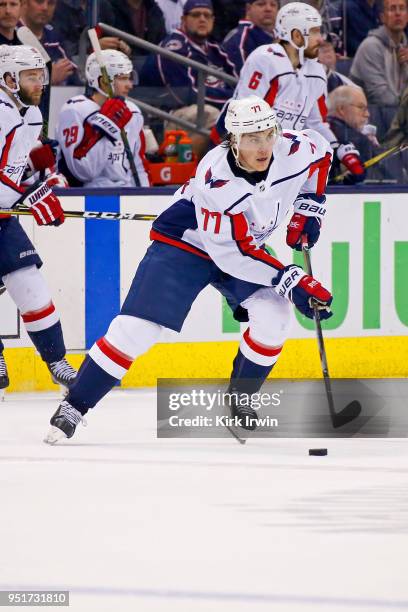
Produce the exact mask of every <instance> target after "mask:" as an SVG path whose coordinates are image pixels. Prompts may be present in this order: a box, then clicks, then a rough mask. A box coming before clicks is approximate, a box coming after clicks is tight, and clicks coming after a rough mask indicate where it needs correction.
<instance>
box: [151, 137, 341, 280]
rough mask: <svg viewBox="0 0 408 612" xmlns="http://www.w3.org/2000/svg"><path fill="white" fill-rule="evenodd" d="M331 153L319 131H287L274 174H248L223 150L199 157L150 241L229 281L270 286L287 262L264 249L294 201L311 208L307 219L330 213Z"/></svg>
mask: <svg viewBox="0 0 408 612" xmlns="http://www.w3.org/2000/svg"><path fill="white" fill-rule="evenodd" d="M331 153H332V149H331V147H330V145H329V144H328V142H327V141H326V140H325V139H324V138H323V137H322V136H321V135H320V134H318V133H317V132H315V131H314V130H304V131H303V132H297V131H293V130H291V131H289V130H285V131H284V132H283V135H282V137H281V138H280V139H279V140H278V142H277V144H276V145H275V147H274V150H273V159H272V163H271V164H270V166H269V169H268V170H266V171H265V172H255V173H251V174H250V173H247V172H245V171H242V170H241V169H239V168H238V166H237V165H236V163H235V160H234V158H233V155H232V152H231V151H229V150H228V149H227V148H225V147H224V146H222V145H219V146H217V147H215V148H214V149H212V151H210V152H209V153H207V155H206V156H205V157H204V158H203V159H202V160H201V162H200V164H199V165H198V168H197V173H196V177H195V178H194V179H192V180H191V181H190V182H189V183H187V184H186V185H184V186H183V187H181V188H180V189H179V190H178V191H177V192H176V194H175V195H174V199H173V202H172V205H170V207H169V208H167V209H166V210H165V211H164V212H163V213H162V214H161V215H160V216H159V217H158V218H157V219H156V220H155V222H154V223H153V226H152V231H151V235H150V237H151V238H152V239H153V240H159V241H161V242H165V243H168V244H172V245H173V246H176V247H179V248H181V249H184V250H187V251H190V252H192V253H195V254H196V255H198V256H200V257H204V258H206V259H212V260H213V261H214V262H215V264H216V265H217V266H218V267H219V268H220V269H221V270H222V271H224V272H226V273H228V274H230V275H231V276H234V277H236V278H239V279H242V280H245V281H249V282H252V283H258V284H260V285H265V286H271V283H272V279H273V278H274V277H275V276H276V275H277V273H278V271H279V270H280V269H281V268H282V267H283V265H282V264H281V262H279V261H277V260H276V259H275V258H273V257H272V256H271V255H269V254H268V253H267V252H266V251H265V250H264V249H263V248H262V246H263V245H264V243H265V241H266V240H267V239H268V237H269V236H270V235H271V234H272V232H273V231H274V230H275V229H276V228H277V227H278V226H279V225H280V224H281V223H283V222H284V220H285V218H286V216H287V214H288V213H289V212H290V213H292V212H293V210H294V206H293V205H294V203H295V200H296V202H297V205H298V206H299V205H300V210H299V212H303V211H302V205H304V206H305V208H306V209H308V211H309V212H304V214H309V215H313V214H316V216H322V215H324V206H322V203H323V200H324V198H323V197H322V195H323V193H324V191H325V188H326V183H327V176H328V172H329V169H330V163H331ZM305 203H306V204H305ZM313 208H315V212H313Z"/></svg>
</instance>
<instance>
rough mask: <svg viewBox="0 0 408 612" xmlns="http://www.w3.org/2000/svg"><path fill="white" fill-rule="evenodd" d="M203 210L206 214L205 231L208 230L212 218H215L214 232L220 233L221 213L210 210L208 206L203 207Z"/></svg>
mask: <svg viewBox="0 0 408 612" xmlns="http://www.w3.org/2000/svg"><path fill="white" fill-rule="evenodd" d="M201 212H202V213H203V215H204V223H203V230H204V231H205V232H207V231H208V222H209V220H210V218H211V219H215V227H214V234H219V233H220V227H221V213H219V212H213V211H210V210H208V209H207V208H202V209H201Z"/></svg>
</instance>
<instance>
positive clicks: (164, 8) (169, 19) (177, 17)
mask: <svg viewBox="0 0 408 612" xmlns="http://www.w3.org/2000/svg"><path fill="white" fill-rule="evenodd" d="M156 2H157V4H158V5H159V7H160V8H161V12H162V13H163V17H164V26H165V28H166V33H167V34H171V32H172V31H173V30H176V29H177V28H179V27H180V25H181V17H182V15H183V6H184V4H185V0H156Z"/></svg>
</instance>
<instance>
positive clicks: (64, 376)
mask: <svg viewBox="0 0 408 612" xmlns="http://www.w3.org/2000/svg"><path fill="white" fill-rule="evenodd" d="M47 368H48V370H49V371H50V374H51V378H52V381H53V382H54V383H55V384H56V385H61V386H62V387H64V388H65V389H69V387H70V386H71V385H72V383H73V382H74V380H75V378H76V375H77V373H78V372H77V371H76V370H74V368H73V367H71V366H70V364H69V363H68V361H67V360H66V359H65V357H64V358H63V359H61V360H60V361H53V362H51V363H47Z"/></svg>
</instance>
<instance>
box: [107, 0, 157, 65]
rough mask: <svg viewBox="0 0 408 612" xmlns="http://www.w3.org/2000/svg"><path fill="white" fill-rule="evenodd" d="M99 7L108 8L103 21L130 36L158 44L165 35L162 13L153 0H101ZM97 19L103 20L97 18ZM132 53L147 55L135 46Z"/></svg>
mask: <svg viewBox="0 0 408 612" xmlns="http://www.w3.org/2000/svg"><path fill="white" fill-rule="evenodd" d="M99 7H100V9H103V8H104V7H105V10H110V12H111V15H112V16H111V17H110V18H109V20H108V21H105V23H109V25H111V26H112V27H114V28H118V29H119V30H123V31H124V32H127V33H128V34H132V36H137V37H138V38H143V39H144V40H147V41H148V42H151V43H153V44H154V45H158V44H159V43H160V42H161V41H162V40H163V38H164V37H165V36H166V27H165V23H164V15H163V13H162V10H161V8H160V6H158V4H157V3H156V2H155V0H101V2H100V5H99ZM99 21H104V20H103V19H101V18H99ZM134 55H147V51H145V50H144V49H142V48H141V47H136V48H135V51H134Z"/></svg>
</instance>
